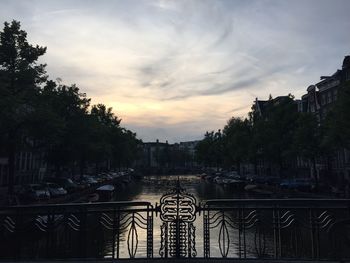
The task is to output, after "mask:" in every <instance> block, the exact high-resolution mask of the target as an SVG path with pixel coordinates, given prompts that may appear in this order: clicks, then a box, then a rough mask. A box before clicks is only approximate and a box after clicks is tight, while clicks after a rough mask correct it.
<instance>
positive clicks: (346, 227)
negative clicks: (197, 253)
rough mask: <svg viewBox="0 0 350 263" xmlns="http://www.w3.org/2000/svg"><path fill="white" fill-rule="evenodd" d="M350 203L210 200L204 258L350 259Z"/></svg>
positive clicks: (205, 207)
mask: <svg viewBox="0 0 350 263" xmlns="http://www.w3.org/2000/svg"><path fill="white" fill-rule="evenodd" d="M349 208H350V200H334V199H332V200H325V199H313V200H310V199H290V200H288V199H279V200H278V199H250V200H242V199H240V200H239V199H236V200H209V201H206V202H205V203H204V205H203V207H202V208H201V210H202V211H203V212H204V214H203V238H204V241H203V243H204V257H205V258H211V257H212V256H213V255H212V254H213V252H216V255H214V257H215V256H216V257H223V258H240V259H250V258H268V259H313V260H320V259H322V260H335V259H336V260H339V259H349V258H350V210H349ZM216 245H217V249H216V251H213V250H215V249H213V247H214V248H215V246H216Z"/></svg>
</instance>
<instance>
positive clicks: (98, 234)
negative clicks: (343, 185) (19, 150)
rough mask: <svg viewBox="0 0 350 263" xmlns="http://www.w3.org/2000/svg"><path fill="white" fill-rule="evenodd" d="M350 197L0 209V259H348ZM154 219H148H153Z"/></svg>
mask: <svg viewBox="0 0 350 263" xmlns="http://www.w3.org/2000/svg"><path fill="white" fill-rule="evenodd" d="M349 208H350V200H325V199H316V200H310V199H297V200H295V199H290V200H289V199H283V200H276V199H259V200H252V199H250V200H242V199H230V200H209V201H205V202H203V203H202V204H201V205H198V204H197V203H196V200H195V198H193V196H191V195H188V194H185V193H184V192H183V191H179V190H176V191H172V192H169V193H167V194H165V195H164V196H163V197H162V199H161V201H160V205H156V206H152V204H151V203H149V202H109V203H94V204H63V205H47V206H18V207H6V208H1V209H0V227H1V230H0V231H1V232H0V234H1V237H0V240H1V246H0V259H11V260H13V259H15V260H25V259H74V258H83V259H86V258H112V259H118V258H153V257H165V258H166V257H169V258H170V257H192V258H193V257H199V258H219V257H220V258H240V259H253V258H254V259H256V258H261V259H270V260H273V259H284V260H288V259H307V260H308V259H313V260H347V259H350V210H349ZM154 216H155V217H156V220H155V219H154Z"/></svg>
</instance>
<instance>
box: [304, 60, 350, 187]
mask: <svg viewBox="0 0 350 263" xmlns="http://www.w3.org/2000/svg"><path fill="white" fill-rule="evenodd" d="M347 81H350V56H346V57H345V58H344V60H343V65H342V69H338V70H337V71H336V72H335V73H334V74H332V75H331V76H321V80H320V81H319V82H318V83H316V84H314V85H310V86H309V87H308V88H307V93H306V94H305V95H303V96H302V98H301V101H302V102H301V104H302V112H309V113H312V114H314V115H315V116H316V118H317V120H318V122H319V125H322V123H323V121H324V120H325V118H326V116H327V114H328V112H329V110H330V109H331V108H332V107H333V106H334V103H335V102H336V101H337V99H338V95H339V92H340V90H341V89H342V87H343V86H344V84H345V83H346V82H347ZM316 174H317V176H318V178H320V179H321V180H324V181H328V182H329V183H331V184H336V185H342V184H343V183H344V180H346V181H349V182H350V152H349V150H348V149H345V148H343V149H339V150H337V151H336V152H334V153H332V154H329V155H328V156H322V157H319V158H318V160H317V164H316Z"/></svg>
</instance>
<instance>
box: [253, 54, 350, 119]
mask: <svg viewBox="0 0 350 263" xmlns="http://www.w3.org/2000/svg"><path fill="white" fill-rule="evenodd" d="M320 79H321V80H320V81H319V82H318V83H316V84H314V85H310V86H309V87H308V88H307V92H308V93H307V94H304V95H303V96H302V98H301V100H298V99H297V100H295V102H296V104H297V105H298V111H305V105H304V104H305V103H306V101H307V100H308V98H309V96H310V94H311V97H310V99H311V100H315V102H316V103H317V104H319V102H318V101H317V100H318V99H317V95H318V93H323V92H326V91H327V90H330V89H332V88H334V87H338V86H339V84H340V83H341V82H343V81H350V56H345V58H344V60H343V65H342V69H338V70H337V71H336V72H335V73H334V74H332V75H331V76H321V77H320ZM287 98H289V96H278V97H275V98H273V99H272V100H258V98H256V99H255V107H256V110H257V111H258V112H259V113H260V114H262V113H263V112H264V109H265V108H266V106H267V105H269V104H270V103H273V104H275V103H279V102H280V101H282V100H283V99H287ZM306 107H307V106H306Z"/></svg>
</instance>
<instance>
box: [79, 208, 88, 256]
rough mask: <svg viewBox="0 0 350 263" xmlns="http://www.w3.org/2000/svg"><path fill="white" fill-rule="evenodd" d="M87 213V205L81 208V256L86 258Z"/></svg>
mask: <svg viewBox="0 0 350 263" xmlns="http://www.w3.org/2000/svg"><path fill="white" fill-rule="evenodd" d="M87 213H88V210H87V208H86V206H83V207H82V208H81V209H80V229H79V230H80V231H79V238H80V241H79V246H80V249H79V250H80V251H79V252H80V257H82V258H86V252H87V251H86V249H87V248H86V243H87Z"/></svg>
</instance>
